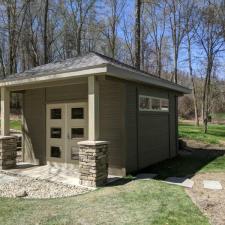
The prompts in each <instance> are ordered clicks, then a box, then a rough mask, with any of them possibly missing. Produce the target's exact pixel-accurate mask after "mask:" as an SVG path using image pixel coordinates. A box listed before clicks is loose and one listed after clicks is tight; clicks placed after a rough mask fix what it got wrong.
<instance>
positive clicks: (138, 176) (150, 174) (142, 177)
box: [136, 173, 158, 180]
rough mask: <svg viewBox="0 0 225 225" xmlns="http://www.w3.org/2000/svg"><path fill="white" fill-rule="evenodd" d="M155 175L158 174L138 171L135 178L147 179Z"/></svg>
mask: <svg viewBox="0 0 225 225" xmlns="http://www.w3.org/2000/svg"><path fill="white" fill-rule="evenodd" d="M157 176H158V174H155V173H139V174H138V175H137V176H136V179H137V180H149V179H153V178H155V177H157Z"/></svg>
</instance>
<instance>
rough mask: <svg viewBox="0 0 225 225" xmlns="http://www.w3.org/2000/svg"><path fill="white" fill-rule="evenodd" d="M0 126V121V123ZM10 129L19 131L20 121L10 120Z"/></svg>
mask: <svg viewBox="0 0 225 225" xmlns="http://www.w3.org/2000/svg"><path fill="white" fill-rule="evenodd" d="M0 125H1V121H0ZM10 129H14V130H21V120H19V119H18V120H12V119H11V120H10Z"/></svg>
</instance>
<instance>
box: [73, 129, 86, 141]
mask: <svg viewBox="0 0 225 225" xmlns="http://www.w3.org/2000/svg"><path fill="white" fill-rule="evenodd" d="M83 137H84V128H72V129H71V138H72V139H74V138H83Z"/></svg>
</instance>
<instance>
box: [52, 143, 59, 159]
mask: <svg viewBox="0 0 225 225" xmlns="http://www.w3.org/2000/svg"><path fill="white" fill-rule="evenodd" d="M51 157H54V158H60V157H61V151H60V147H56V146H51Z"/></svg>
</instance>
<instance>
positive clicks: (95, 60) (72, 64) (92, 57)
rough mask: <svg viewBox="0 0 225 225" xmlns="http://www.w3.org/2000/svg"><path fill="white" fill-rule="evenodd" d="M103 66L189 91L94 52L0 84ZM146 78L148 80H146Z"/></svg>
mask: <svg viewBox="0 0 225 225" xmlns="http://www.w3.org/2000/svg"><path fill="white" fill-rule="evenodd" d="M104 66H106V67H107V66H108V70H107V74H109V75H113V72H111V73H112V74H110V71H112V68H117V69H122V70H123V71H124V70H125V71H126V72H125V74H124V75H122V73H118V74H115V71H114V76H115V77H117V78H120V79H127V77H128V76H127V74H128V73H129V72H133V73H136V75H135V74H133V77H132V80H136V81H141V80H140V78H142V80H143V82H144V83H149V84H151V81H152V84H153V85H154V84H155V83H157V84H158V83H159V85H158V86H165V87H167V88H169V89H174V90H177V91H180V92H183V93H190V89H188V88H185V87H183V86H181V85H178V84H174V83H173V82H170V81H168V80H165V79H162V78H159V77H156V76H154V75H152V74H149V73H146V72H144V71H141V70H137V69H136V68H134V67H132V66H130V65H127V64H124V63H122V62H120V61H118V60H114V59H112V58H110V57H107V56H105V55H102V54H99V53H96V52H90V53H88V54H86V55H83V56H78V57H75V58H71V59H66V60H61V61H56V62H52V63H48V64H45V65H41V66H38V67H34V68H32V69H30V70H27V71H25V72H22V73H17V74H13V75H10V76H7V77H6V78H2V79H0V86H3V84H9V83H10V82H11V81H17V80H21V81H22V80H25V79H26V81H27V79H30V80H34V79H35V80H37V79H38V78H41V77H45V76H48V75H54V74H58V75H59V77H60V74H65V73H69V72H75V71H82V70H88V69H92V68H98V67H104ZM110 69H111V70H110ZM116 73H117V72H116ZM32 78H33V79H32ZM36 78H37V79H36ZM127 80H129V79H127ZM148 80H149V82H147V81H148ZM154 81H155V82H154ZM160 84H162V85H160ZM163 84H165V85H163ZM4 86H7V85H4Z"/></svg>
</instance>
